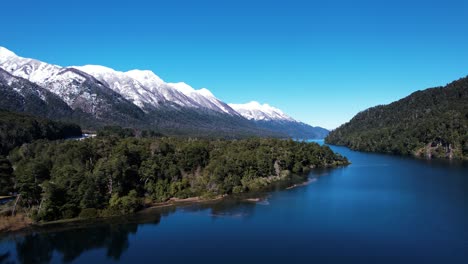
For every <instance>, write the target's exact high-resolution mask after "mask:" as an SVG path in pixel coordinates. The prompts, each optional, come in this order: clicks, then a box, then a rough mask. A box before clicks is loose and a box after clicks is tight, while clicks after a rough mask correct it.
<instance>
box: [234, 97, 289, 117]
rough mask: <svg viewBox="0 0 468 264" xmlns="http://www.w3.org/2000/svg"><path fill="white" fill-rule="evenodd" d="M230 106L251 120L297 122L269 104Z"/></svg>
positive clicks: (256, 103)
mask: <svg viewBox="0 0 468 264" xmlns="http://www.w3.org/2000/svg"><path fill="white" fill-rule="evenodd" d="M229 106H230V107H231V108H232V109H234V110H236V111H237V112H238V113H239V114H241V115H242V116H243V117H245V118H247V119H249V120H256V121H270V120H284V121H296V120H294V119H293V118H292V117H290V116H288V115H286V114H285V113H283V111H281V110H280V109H278V108H276V107H273V106H270V105H269V104H263V105H262V104H260V103H259V102H257V101H251V102H249V103H246V104H229Z"/></svg>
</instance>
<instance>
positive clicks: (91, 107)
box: [0, 47, 143, 120]
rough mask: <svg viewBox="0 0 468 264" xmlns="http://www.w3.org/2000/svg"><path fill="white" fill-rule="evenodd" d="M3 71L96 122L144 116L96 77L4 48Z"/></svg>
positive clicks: (1, 55) (0, 56) (1, 56)
mask: <svg viewBox="0 0 468 264" xmlns="http://www.w3.org/2000/svg"><path fill="white" fill-rule="evenodd" d="M0 68H2V69H3V70H5V71H7V72H8V73H10V74H11V75H13V76H16V77H20V78H24V79H26V80H28V81H30V82H32V83H35V84H37V85H38V86H40V87H42V88H43V89H46V90H48V91H50V92H52V93H53V94H55V95H57V96H58V97H59V98H60V99H61V100H63V101H64V102H65V103H66V104H67V105H68V106H70V107H71V108H72V109H74V110H81V111H82V112H85V113H89V114H91V115H93V116H94V117H95V118H96V119H107V120H110V119H116V120H128V119H139V118H141V117H142V116H143V115H142V114H143V112H142V111H141V110H140V109H139V108H138V107H137V106H135V105H134V104H132V103H130V102H128V101H127V100H125V99H124V98H123V97H122V96H121V95H120V94H119V93H116V92H114V91H112V90H111V89H110V88H109V87H107V86H106V85H104V84H103V83H102V82H100V81H98V80H97V79H95V78H94V77H93V76H91V75H89V74H87V73H85V72H82V71H79V70H77V69H74V68H67V67H60V66H58V65H53V64H48V63H45V62H41V61H38V60H35V59H29V58H23V57H20V56H17V55H16V54H14V53H13V52H11V51H9V50H7V49H6V48H2V47H0Z"/></svg>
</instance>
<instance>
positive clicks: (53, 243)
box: [0, 193, 268, 264]
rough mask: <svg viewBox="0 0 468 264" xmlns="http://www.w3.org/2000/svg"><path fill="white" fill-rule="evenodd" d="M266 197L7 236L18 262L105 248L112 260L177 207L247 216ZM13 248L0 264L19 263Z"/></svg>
mask: <svg viewBox="0 0 468 264" xmlns="http://www.w3.org/2000/svg"><path fill="white" fill-rule="evenodd" d="M267 198H268V194H266V193H264V194H256V195H255V196H253V195H248V196H237V197H230V198H227V199H223V200H222V201H213V202H205V203H199V204H192V205H185V206H183V205H182V206H179V207H175V206H167V207H161V208H153V209H148V210H146V211H144V212H141V213H139V214H136V215H132V216H126V217H118V218H112V219H104V220H93V221H80V222H71V223H67V224H56V225H49V226H47V227H41V228H35V229H34V230H31V231H30V232H29V233H27V234H21V235H16V236H15V237H12V238H7V239H11V241H10V242H13V243H12V244H14V248H15V250H14V249H13V248H11V249H10V251H16V254H17V256H16V261H17V262H20V263H49V262H51V261H52V260H53V259H55V258H56V257H57V255H56V254H58V255H59V256H60V262H64V263H69V262H72V261H74V260H76V259H77V258H78V257H79V256H80V255H82V254H83V253H85V252H86V251H90V250H94V249H105V251H106V256H107V258H108V259H109V260H113V261H119V260H120V258H121V256H122V254H123V253H124V252H125V251H126V250H127V249H128V248H129V247H130V243H129V236H130V235H131V234H137V232H138V227H139V226H140V225H143V224H144V225H159V224H160V222H161V219H162V218H163V217H165V216H169V215H170V214H172V213H174V212H176V211H178V210H180V211H183V212H189V213H198V212H203V211H206V210H209V211H210V213H209V215H211V216H212V217H213V218H215V219H216V218H221V217H243V218H247V217H249V216H251V215H253V214H254V210H255V207H256V205H257V204H265V203H266V202H267ZM10 251H7V252H1V251H0V263H1V264H3V263H16V261H15V256H14V255H13V254H12V252H10ZM54 255H55V256H54ZM55 260H56V259H55Z"/></svg>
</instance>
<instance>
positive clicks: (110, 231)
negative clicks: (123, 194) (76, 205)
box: [0, 213, 161, 263]
mask: <svg viewBox="0 0 468 264" xmlns="http://www.w3.org/2000/svg"><path fill="white" fill-rule="evenodd" d="M160 219H161V214H160V213H156V214H151V215H136V216H131V217H128V218H118V219H112V220H106V221H103V222H101V223H98V224H95V225H94V226H89V223H88V224H87V225H88V226H84V227H83V226H82V227H76V226H74V227H73V228H72V229H65V230H62V231H59V232H56V231H51V230H43V231H44V232H38V233H33V234H29V235H26V236H25V237H23V238H20V239H19V240H18V241H17V242H16V252H17V254H18V261H19V262H21V263H47V262H50V261H51V260H52V256H53V252H54V251H56V252H58V253H60V254H61V255H62V261H63V262H71V261H73V260H75V259H76V258H78V257H79V256H80V255H81V254H83V253H84V252H86V251H89V250H92V249H99V248H105V249H106V250H107V252H106V254H107V257H108V258H111V259H113V260H119V259H120V257H121V256H122V254H123V252H125V251H126V250H127V249H128V247H129V241H128V236H129V234H135V233H136V232H137V230H138V225H139V224H140V223H151V224H156V225H157V224H159V222H160ZM9 256H10V253H6V254H5V257H3V255H0V263H8V262H2V257H3V258H4V259H5V260H6V261H8V258H9Z"/></svg>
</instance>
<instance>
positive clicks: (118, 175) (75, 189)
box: [2, 136, 348, 221]
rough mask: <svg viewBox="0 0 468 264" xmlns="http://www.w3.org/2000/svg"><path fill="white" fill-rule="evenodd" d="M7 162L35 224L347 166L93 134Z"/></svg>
mask: <svg viewBox="0 0 468 264" xmlns="http://www.w3.org/2000/svg"><path fill="white" fill-rule="evenodd" d="M8 157H9V160H10V161H11V163H12V164H13V167H14V168H15V170H14V172H13V179H12V180H13V182H12V183H13V185H12V186H10V188H12V187H14V188H15V190H14V191H16V192H18V194H19V195H20V197H21V198H20V199H19V202H18V204H19V209H18V210H19V211H20V212H21V213H24V214H26V215H29V216H30V217H31V218H33V219H34V220H36V221H52V220H58V219H67V218H74V217H80V218H94V217H103V216H112V215H121V214H129V213H132V212H135V211H136V210H139V209H140V208H142V207H143V206H144V205H145V204H151V203H154V202H163V201H167V200H168V199H170V198H172V197H176V198H188V197H195V196H201V197H216V196H219V195H224V194H232V193H240V192H248V191H254V190H259V189H261V188H264V187H266V186H269V185H270V184H271V183H273V182H276V181H280V180H282V179H286V178H288V177H292V176H293V175H294V174H301V173H305V172H307V171H308V170H310V169H311V168H314V167H330V166H339V165H345V164H348V161H347V159H346V158H344V157H342V156H340V155H338V154H335V153H333V151H331V150H330V148H328V147H327V146H319V145H318V144H315V143H305V142H296V141H292V140H279V139H244V140H202V139H187V138H185V139H181V138H167V137H163V138H134V137H117V136H102V137H99V136H98V137H97V138H93V139H86V140H83V141H75V140H70V141H46V140H38V141H35V142H33V143H30V144H23V145H22V146H21V147H18V148H16V149H15V150H13V151H12V152H10V154H9V156H8ZM6 171H7V172H8V171H9V169H8V166H6ZM10 172H11V171H10ZM2 182H3V181H2Z"/></svg>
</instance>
